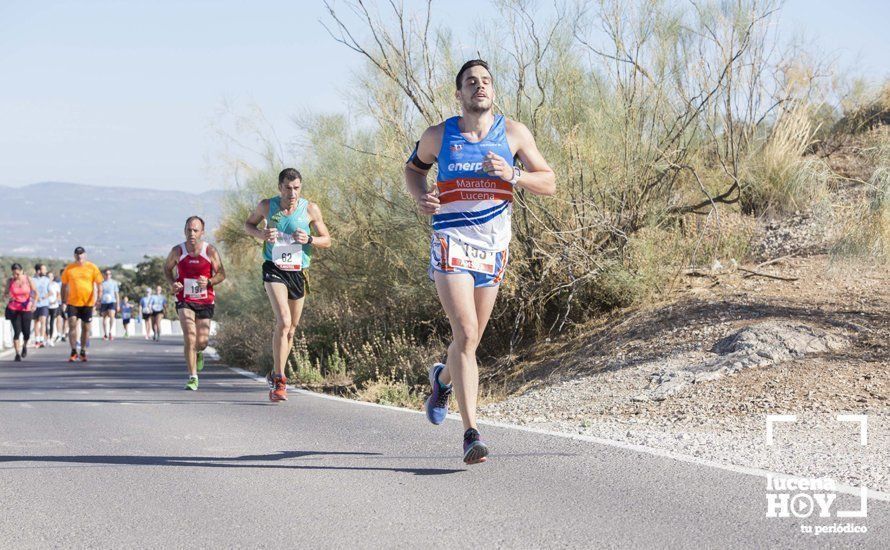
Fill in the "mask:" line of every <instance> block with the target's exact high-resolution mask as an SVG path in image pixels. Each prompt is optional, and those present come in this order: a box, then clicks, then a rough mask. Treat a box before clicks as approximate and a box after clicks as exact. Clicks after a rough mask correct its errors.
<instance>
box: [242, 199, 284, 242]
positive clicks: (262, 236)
mask: <svg viewBox="0 0 890 550" xmlns="http://www.w3.org/2000/svg"><path fill="white" fill-rule="evenodd" d="M268 219H269V199H263V200H261V201H260V202H259V203H258V204H257V205H256V208H254V210H253V212H251V213H250V216H248V217H247V220H246V221H245V222H244V232H245V233H247V234H248V235H250V236H251V237H253V238H255V239H259V240H261V241H268V242H270V243H274V242H275V238H276V237H277V236H278V230H277V229H275V228H274V227H269V226H268V221H267V225H266V228H265V229H260V228H259V227H258V226H259V225H260V222H262V221H263V220H268Z"/></svg>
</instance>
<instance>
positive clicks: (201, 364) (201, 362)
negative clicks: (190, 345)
mask: <svg viewBox="0 0 890 550" xmlns="http://www.w3.org/2000/svg"><path fill="white" fill-rule="evenodd" d="M197 355H198V360H197V361H196V362H195V366H197V368H198V372H201V371H202V370H204V352H203V351H199V352H198V354H197Z"/></svg>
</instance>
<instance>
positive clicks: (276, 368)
mask: <svg viewBox="0 0 890 550" xmlns="http://www.w3.org/2000/svg"><path fill="white" fill-rule="evenodd" d="M302 180H303V178H302V176H301V175H300V173H299V172H298V171H297V170H295V169H294V168H286V169H284V170H282V171H281V173H280V174H279V175H278V193H279V195H278V196H277V197H272V198H269V199H263V200H261V201H260V202H259V204H257V207H256V208H255V209H254V211H253V212H252V213H251V214H250V216H249V217H248V218H247V220H246V221H245V222H244V231H245V232H246V233H247V234H248V235H250V236H252V237H255V238H257V239H261V240H262V241H263V260H264V262H263V286H264V287H265V289H266V295H267V296H268V297H269V303H270V304H272V312H273V313H274V314H275V331H274V332H273V334H272V361H273V364H272V372H271V373H270V376H269V382H270V386H271V388H270V390H269V399H270V400H271V401H285V400H287V379H286V378H285V374H284V366H285V365H286V364H287V356H288V354H290V350H291V347H292V345H293V340H294V333H295V332H296V330H297V324H299V322H300V316H301V315H302V313H303V300H304V297H305V294H306V277H305V275H304V274H303V270H304V269H305V268H307V267H309V263H310V261H311V259H312V254H311V250H312V247H318V248H328V247H330V246H331V236H330V233H328V228H327V226H326V225H325V223H324V220H323V219H322V216H321V210H320V209H319V208H318V205H317V204H315V203H313V202H309V201H308V200H306V199H304V198H302V197H301V192H302V188H303V181H302ZM264 220H265V221H266V224H265V228H264V229H260V228H259V225H260V223H261V222H263V221H264ZM313 233H314V235H313Z"/></svg>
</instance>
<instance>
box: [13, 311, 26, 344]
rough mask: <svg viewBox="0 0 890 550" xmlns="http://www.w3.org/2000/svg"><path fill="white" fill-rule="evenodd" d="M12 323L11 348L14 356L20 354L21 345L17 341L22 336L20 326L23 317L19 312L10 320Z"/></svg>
mask: <svg viewBox="0 0 890 550" xmlns="http://www.w3.org/2000/svg"><path fill="white" fill-rule="evenodd" d="M11 323H12V346H13V347H14V348H15V354H16V355H21V354H22V343H21V341H19V336H21V335H22V324H23V323H24V316H23V315H22V314H21V312H16V313H15V314H14V315H13V317H12V320H11Z"/></svg>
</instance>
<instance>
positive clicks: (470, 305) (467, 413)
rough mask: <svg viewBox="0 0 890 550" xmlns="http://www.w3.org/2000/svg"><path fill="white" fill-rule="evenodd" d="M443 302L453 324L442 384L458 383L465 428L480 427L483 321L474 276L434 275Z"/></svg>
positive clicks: (455, 395) (459, 402)
mask: <svg viewBox="0 0 890 550" xmlns="http://www.w3.org/2000/svg"><path fill="white" fill-rule="evenodd" d="M433 278H434V280H435V282H436V291H437V292H438V294H439V300H440V301H441V302H442V307H443V308H444V309H445V314H446V315H447V316H448V322H449V323H450V324H451V338H452V340H451V345H449V346H448V358H447V360H446V363H445V369H444V370H443V371H442V372H441V373H440V374H439V381H440V382H441V383H442V384H446V385H447V384H449V383H452V382H453V383H454V397H455V398H456V399H457V404H458V406H459V407H460V416H461V420H462V421H463V424H464V429H465V430H466V429H469V428H475V427H476V396H477V393H478V391H479V369H478V367H477V365H476V347H477V346H478V345H479V320H478V318H477V315H476V305H475V299H474V289H473V277H472V276H471V275H469V274H465V273H456V274H454V273H452V274H445V273H440V272H436V273H435V274H434V275H433Z"/></svg>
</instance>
